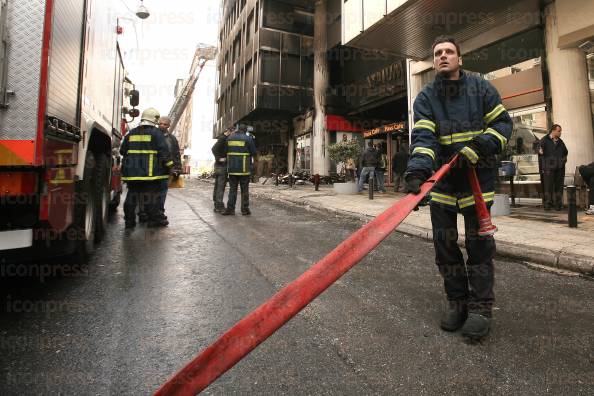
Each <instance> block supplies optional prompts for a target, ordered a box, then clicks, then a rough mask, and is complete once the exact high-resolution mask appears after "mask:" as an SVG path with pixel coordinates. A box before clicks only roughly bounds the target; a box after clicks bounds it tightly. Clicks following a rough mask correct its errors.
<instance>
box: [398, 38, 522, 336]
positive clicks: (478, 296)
mask: <svg viewBox="0 0 594 396" xmlns="http://www.w3.org/2000/svg"><path fill="white" fill-rule="evenodd" d="M432 52H433V66H434V68H435V70H436V72H437V74H436V77H435V80H434V81H433V82H431V83H429V84H428V85H427V86H425V88H423V90H422V91H421V93H420V94H419V95H418V96H417V98H416V100H415V102H414V106H413V111H414V121H415V124H414V126H413V130H412V136H411V137H412V140H411V148H412V153H411V156H410V159H409V161H408V167H407V170H406V172H405V177H404V180H405V189H406V191H407V192H411V193H414V194H418V193H419V192H420V185H421V184H422V183H423V182H424V181H425V180H427V179H428V178H429V177H430V176H431V174H432V172H433V171H434V170H435V169H436V168H438V167H440V166H442V165H443V164H445V163H447V162H448V161H449V160H450V159H451V158H452V156H454V155H455V154H457V153H459V154H460V161H459V162H458V164H457V166H455V167H453V169H451V171H450V172H449V173H448V174H447V175H446V176H445V177H444V178H443V179H441V180H440V181H439V182H438V183H437V184H436V185H435V186H434V188H433V191H432V193H431V198H430V211H431V223H432V228H433V243H434V247H435V257H436V259H435V261H436V264H437V266H438V268H439V271H440V273H441V275H442V277H443V280H444V286H445V292H446V295H447V299H448V305H447V309H446V311H445V312H444V315H443V317H442V319H441V323H440V325H441V328H442V329H443V330H446V331H455V330H458V329H460V328H462V334H463V335H464V336H465V337H467V338H469V339H471V340H480V339H481V338H483V337H484V336H486V335H487V334H488V332H489V329H490V326H491V313H492V306H493V301H494V294H493V283H494V273H493V256H494V255H495V240H494V239H493V236H479V235H478V229H479V222H478V218H477V214H476V211H475V201H474V196H473V193H472V188H471V185H470V182H469V178H468V171H469V168H470V167H476V173H477V176H478V178H479V182H480V186H481V189H482V192H483V197H484V199H485V201H486V202H487V204H488V205H489V206H490V205H491V204H492V202H493V199H494V195H495V193H494V187H495V180H494V179H495V169H494V168H495V155H497V154H499V153H501V152H502V150H503V149H504V147H505V145H506V144H507V141H508V139H509V138H510V136H511V133H512V121H511V118H510V117H509V114H508V113H507V111H506V110H505V108H504V107H503V105H502V103H501V99H500V97H499V94H498V93H497V91H496V90H495V88H494V87H493V85H491V84H490V83H489V82H488V81H486V80H484V79H483V78H481V77H479V76H477V75H474V74H470V73H467V72H465V71H464V70H462V69H461V67H460V65H461V59H460V46H459V45H458V44H457V43H456V41H455V39H454V38H451V37H445V36H440V37H437V38H436V39H435V41H434V43H433V46H432ZM458 213H461V214H462V215H463V216H464V225H465V246H466V252H467V253H468V260H467V261H466V263H464V257H463V255H462V252H461V250H460V248H459V247H458V244H457V240H458V228H457V214H458Z"/></svg>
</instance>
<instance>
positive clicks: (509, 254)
mask: <svg viewBox="0 0 594 396" xmlns="http://www.w3.org/2000/svg"><path fill="white" fill-rule="evenodd" d="M250 193H251V194H252V195H254V196H255V197H261V198H266V199H270V200H273V201H278V202H281V203H285V204H289V205H299V206H303V207H306V208H307V209H314V210H319V211H324V212H329V213H333V214H340V215H343V216H348V217H351V218H353V219H357V220H361V221H369V220H371V219H373V218H374V216H370V215H366V214H362V213H355V212H349V211H347V210H341V209H334V208H328V207H325V206H323V205H320V204H318V203H314V202H310V201H308V200H307V199H303V198H291V197H285V196H282V194H281V193H280V192H279V193H276V194H275V192H270V191H254V192H250ZM395 231H396V232H399V233H402V234H406V235H410V236H414V237H419V238H422V239H426V240H432V231H431V230H430V229H427V228H423V227H418V226H413V225H410V224H400V225H399V226H398V228H397V229H396V230H395ZM458 244H459V245H460V246H463V245H464V241H459V242H458ZM496 256H497V257H505V258H510V259H514V260H519V261H528V262H531V263H535V264H540V265H543V266H546V267H550V268H553V269H561V270H568V271H572V272H575V273H577V274H581V275H586V276H594V258H593V257H589V256H584V255H577V254H571V253H565V252H563V251H562V250H551V249H543V248H540V247H538V248H536V247H533V246H529V245H519V244H514V243H510V242H502V241H497V253H496Z"/></svg>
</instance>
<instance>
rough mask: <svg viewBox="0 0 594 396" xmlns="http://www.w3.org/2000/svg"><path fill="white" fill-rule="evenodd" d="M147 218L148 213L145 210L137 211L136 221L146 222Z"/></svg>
mask: <svg viewBox="0 0 594 396" xmlns="http://www.w3.org/2000/svg"><path fill="white" fill-rule="evenodd" d="M148 220H149V217H148V215H147V214H146V213H145V212H140V213H138V222H139V223H146V222H147V221H148Z"/></svg>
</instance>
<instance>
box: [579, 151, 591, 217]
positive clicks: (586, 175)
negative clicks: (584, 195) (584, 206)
mask: <svg viewBox="0 0 594 396" xmlns="http://www.w3.org/2000/svg"><path fill="white" fill-rule="evenodd" d="M578 171H579V172H580V175H581V176H582V179H584V181H585V182H586V184H587V185H588V189H589V190H590V192H589V193H588V205H589V207H588V210H586V214H587V215H590V216H592V215H594V162H592V163H591V164H589V165H582V166H580V167H579V168H578Z"/></svg>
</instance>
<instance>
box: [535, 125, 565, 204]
mask: <svg viewBox="0 0 594 396" xmlns="http://www.w3.org/2000/svg"><path fill="white" fill-rule="evenodd" d="M561 132H562V129H561V125H558V124H555V125H553V126H552V127H551V131H550V132H549V134H548V135H546V136H545V137H544V138H542V139H541V141H540V145H539V151H538V154H539V155H540V156H541V161H540V163H541V166H542V169H541V171H542V173H543V190H544V209H545V210H551V209H552V208H555V210H562V209H563V179H564V177H565V163H566V162H567V154H568V151H567V147H566V146H565V143H563V140H561Z"/></svg>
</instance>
